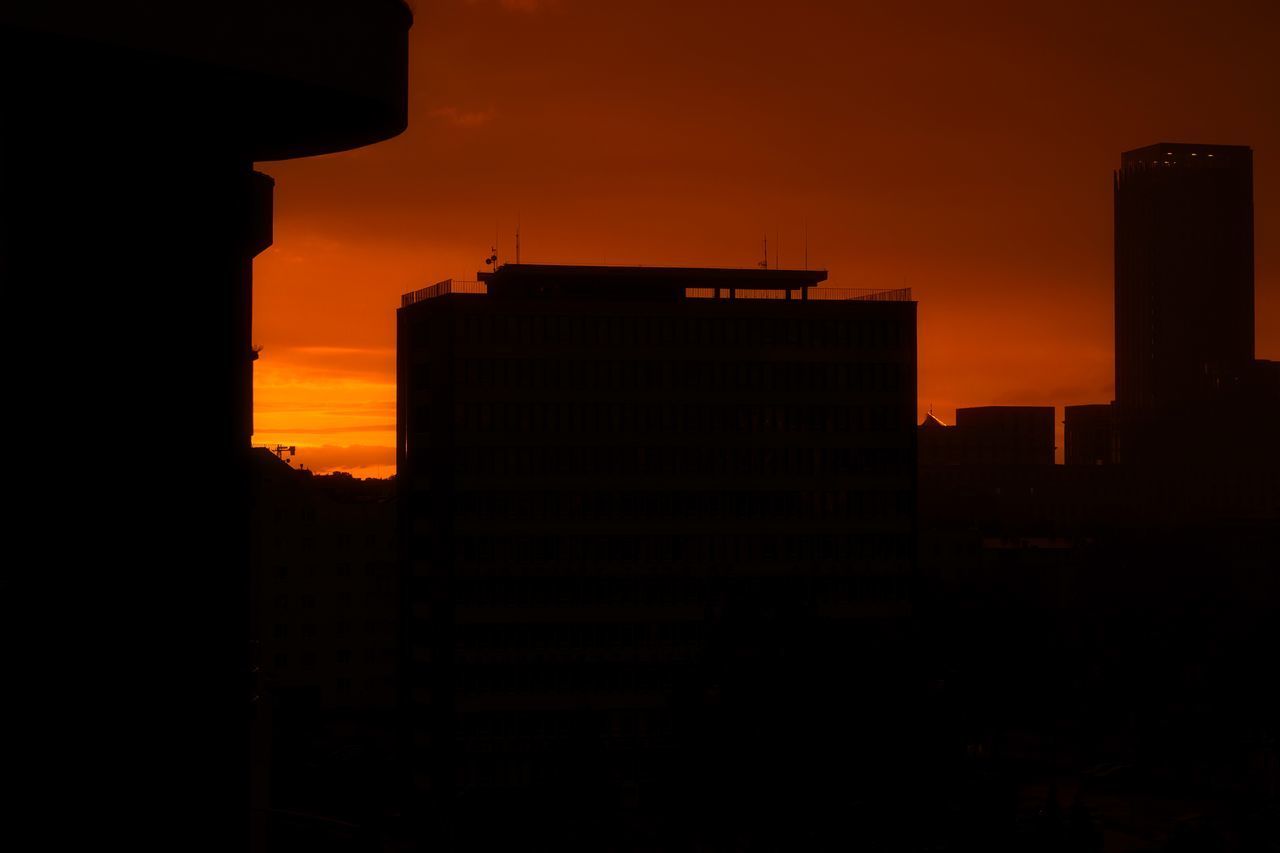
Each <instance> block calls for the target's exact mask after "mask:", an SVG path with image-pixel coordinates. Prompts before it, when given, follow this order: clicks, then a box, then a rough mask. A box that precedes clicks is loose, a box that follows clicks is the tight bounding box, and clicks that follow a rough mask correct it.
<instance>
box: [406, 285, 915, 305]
mask: <svg viewBox="0 0 1280 853" xmlns="http://www.w3.org/2000/svg"><path fill="white" fill-rule="evenodd" d="M488 292H489V286H488V285H487V284H485V283H484V282H483V281H464V280H460V279H454V278H446V279H445V280H444V281H438V282H436V283H435V284H433V285H431V286H430V287H423V288H421V289H419V290H415V291H413V292H412V293H406V294H404V295H403V296H401V297H400V307H401V308H405V307H408V306H409V305H413V304H414V303H417V302H424V301H426V300H428V299H435V298H436V297H437V296H445V295H448V294H450V293H471V294H484V293H488ZM684 296H685V298H686V299H721V300H731V299H774V300H793V301H805V300H819V301H821V300H826V301H841V302H846V301H853V302H910V301H911V288H909V287H902V288H897V289H894V290H877V289H875V288H864V287H811V288H808V289H807V291H801V290H798V289H797V290H754V289H749V288H729V287H720V288H714V287H686V288H685V290H684Z"/></svg>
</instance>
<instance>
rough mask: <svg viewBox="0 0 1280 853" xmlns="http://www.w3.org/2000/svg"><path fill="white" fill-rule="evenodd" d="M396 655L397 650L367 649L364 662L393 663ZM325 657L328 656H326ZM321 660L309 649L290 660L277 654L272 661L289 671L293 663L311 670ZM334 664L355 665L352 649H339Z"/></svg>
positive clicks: (284, 655)
mask: <svg viewBox="0 0 1280 853" xmlns="http://www.w3.org/2000/svg"><path fill="white" fill-rule="evenodd" d="M396 654H397V652H396V650H395V649H366V650H365V652H364V655H363V662H364V663H365V664H375V663H377V662H378V661H379V660H382V661H384V662H387V661H392V660H394V659H395V657H396ZM324 657H328V656H327V655H325V656H324ZM320 658H321V655H320V654H319V653H318V652H316V651H315V650H314V649H307V650H305V651H302V652H298V653H296V654H295V655H294V656H293V657H292V658H290V656H289V655H288V654H286V653H285V652H277V653H276V655H275V657H274V658H273V659H272V661H273V663H274V664H275V668H276V669H287V668H288V667H289V666H290V662H291V661H292V664H293V665H295V666H301V667H307V668H310V667H314V666H318V665H319V664H320ZM332 662H333V663H336V664H338V665H340V666H350V665H352V664H353V663H355V661H354V659H353V658H352V652H351V649H338V650H337V651H335V652H334V653H333V661H332Z"/></svg>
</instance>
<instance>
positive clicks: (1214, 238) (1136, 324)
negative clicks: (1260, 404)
mask: <svg viewBox="0 0 1280 853" xmlns="http://www.w3.org/2000/svg"><path fill="white" fill-rule="evenodd" d="M1114 185H1115V300H1116V302H1115V312H1116V313H1115V334H1116V402H1117V405H1118V408H1119V414H1120V418H1121V421H1120V436H1119V439H1120V443H1119V448H1118V449H1119V455H1120V460H1121V461H1125V462H1132V461H1141V460H1142V459H1144V458H1163V457H1167V456H1168V455H1169V454H1171V453H1173V454H1178V453H1186V452H1188V450H1189V449H1191V447H1192V446H1193V445H1192V444H1189V443H1190V442H1194V441H1195V439H1194V437H1193V435H1192V434H1191V431H1190V430H1188V429H1186V428H1185V427H1189V426H1191V425H1192V423H1194V422H1196V421H1198V420H1201V419H1202V416H1204V415H1205V414H1206V412H1207V411H1208V408H1207V407H1206V405H1205V404H1206V403H1207V402H1210V401H1211V399H1212V397H1213V396H1214V393H1215V387H1216V386H1217V385H1219V384H1220V377H1222V376H1224V375H1227V376H1230V375H1234V374H1236V373H1238V372H1240V371H1247V370H1249V369H1250V366H1251V363H1252V360H1253V345H1254V340H1253V338H1254V335H1253V326H1254V323H1253V152H1252V151H1251V150H1250V149H1249V148H1248V147H1247V146H1242V145H1194V144H1187V143H1171V142H1162V143H1159V144H1158V145H1151V146H1148V147H1146V148H1139V149H1135V150H1133V151H1127V152H1125V153H1124V154H1123V155H1121V163H1120V169H1119V170H1118V171H1117V172H1116V173H1115V178H1114Z"/></svg>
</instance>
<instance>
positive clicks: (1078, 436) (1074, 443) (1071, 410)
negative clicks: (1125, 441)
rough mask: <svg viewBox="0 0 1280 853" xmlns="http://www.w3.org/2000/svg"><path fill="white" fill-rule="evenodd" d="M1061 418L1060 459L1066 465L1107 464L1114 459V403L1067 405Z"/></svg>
mask: <svg viewBox="0 0 1280 853" xmlns="http://www.w3.org/2000/svg"><path fill="white" fill-rule="evenodd" d="M1065 411H1066V417H1065V419H1064V420H1063V422H1062V424H1063V431H1062V448H1063V451H1062V453H1063V461H1064V462H1065V463H1066V464H1068V465H1109V464H1111V463H1112V462H1114V461H1115V447H1114V444H1115V406H1113V405H1110V404H1108V403H1092V404H1089V405H1083V406H1067V407H1066V410H1065Z"/></svg>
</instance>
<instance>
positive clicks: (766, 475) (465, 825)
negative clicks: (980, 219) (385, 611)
mask: <svg viewBox="0 0 1280 853" xmlns="http://www.w3.org/2000/svg"><path fill="white" fill-rule="evenodd" d="M825 278H826V273H823V272H807V271H799V270H769V271H765V270H727V269H666V268H608V267H557V266H530V265H506V266H503V267H501V268H499V269H498V270H497V271H496V272H494V273H491V274H482V277H481V280H480V281H478V282H471V283H467V282H450V281H446V282H441V283H440V284H438V285H435V286H433V287H431V288H427V289H425V290H423V291H419V292H416V293H412V294H407V295H406V296H405V299H404V305H403V307H402V308H401V309H400V312H399V326H398V328H399V332H398V335H399V343H398V346H399V358H398V361H399V376H398V380H397V384H398V387H399V389H400V398H399V416H398V423H399V431H398V442H397V446H398V459H397V470H398V471H399V475H398V480H399V489H400V502H401V509H402V518H401V524H402V535H403V536H404V549H405V568H406V576H405V580H404V588H405V589H406V591H407V593H408V594H407V596H406V601H405V612H406V620H407V621H406V637H407V640H408V650H407V653H406V667H407V683H406V685H405V689H406V698H407V699H408V701H409V709H410V711H409V713H410V721H411V728H412V732H411V736H412V740H411V747H408V748H411V749H412V756H413V759H412V760H413V765H414V775H415V779H416V783H417V791H418V803H417V806H418V809H419V812H418V813H417V814H416V815H415V816H414V817H415V820H416V822H417V826H418V833H419V835H418V837H419V839H420V840H421V841H422V843H423V845H424V847H427V848H429V847H431V846H433V845H436V844H444V845H445V846H448V847H450V848H451V849H475V850H487V849H495V847H496V846H499V845H500V844H502V843H515V842H517V841H518V842H519V843H520V844H521V845H522V846H524V847H526V848H527V849H539V850H542V849H546V850H565V849H584V850H585V849H591V850H595V849H602V848H603V849H662V850H686V849H688V850H692V849H710V850H729V849H749V850H772V849H782V848H785V847H789V846H793V845H796V844H799V845H802V846H803V845H810V844H815V843H817V844H821V845H825V844H827V843H836V842H837V841H839V840H843V841H844V842H849V843H852V842H853V841H854V840H855V839H859V838H862V839H866V838H871V837H873V836H877V835H884V834H889V835H897V834H900V833H903V832H906V829H905V827H904V825H903V824H902V823H901V821H903V820H904V818H905V816H906V814H907V813H909V811H910V808H911V803H912V802H913V801H914V795H913V794H912V793H911V792H912V791H913V790H914V789H913V787H912V783H913V782H918V781H919V778H920V777H919V775H918V773H917V772H916V757H915V755H914V754H913V749H914V748H915V746H916V745H917V735H916V734H915V733H914V732H911V724H910V723H909V722H908V720H909V719H913V717H912V715H913V714H914V712H915V708H914V701H913V699H911V698H908V697H913V696H914V695H915V693H916V692H918V690H919V689H920V685H919V684H918V683H917V680H916V677H915V676H916V672H915V670H914V668H912V667H904V666H900V664H901V663H902V662H903V661H904V660H905V658H904V645H903V644H904V638H905V635H906V628H907V621H908V617H909V610H908V606H907V605H908V593H909V584H910V581H911V578H912V575H913V565H914V525H913V520H914V514H915V512H914V506H915V485H914V483H915V453H914V429H913V417H912V413H913V411H914V406H915V396H916V394H915V303H914V302H912V301H910V296H909V294H908V293H907V292H905V291H887V292H867V291H841V290H836V289H815V288H814V285H816V284H818V283H819V282H821V281H822V280H823V279H825ZM908 732H911V734H910V737H907V733H908ZM855 766H856V767H857V768H858V770H857V771H856V772H849V768H851V767H855ZM497 814H501V815H504V816H505V817H504V819H503V820H494V819H493V818H492V816H493V815H497Z"/></svg>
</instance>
